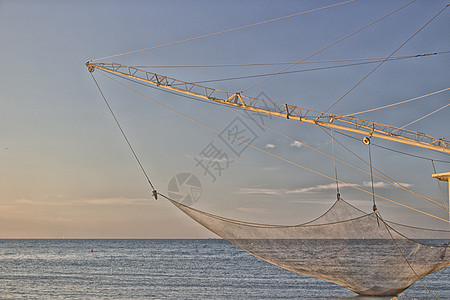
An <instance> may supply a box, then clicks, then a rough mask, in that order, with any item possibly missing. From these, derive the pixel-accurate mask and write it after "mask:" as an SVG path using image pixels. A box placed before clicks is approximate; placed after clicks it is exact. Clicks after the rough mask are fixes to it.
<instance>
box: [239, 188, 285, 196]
mask: <svg viewBox="0 0 450 300" xmlns="http://www.w3.org/2000/svg"><path fill="white" fill-rule="evenodd" d="M236 194H241V195H249V194H263V195H278V194H279V190H276V189H262V188H239V189H238V190H237V191H236Z"/></svg>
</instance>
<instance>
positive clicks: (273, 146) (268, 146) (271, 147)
mask: <svg viewBox="0 0 450 300" xmlns="http://www.w3.org/2000/svg"><path fill="white" fill-rule="evenodd" d="M266 148H270V149H273V148H275V145H274V144H266Z"/></svg>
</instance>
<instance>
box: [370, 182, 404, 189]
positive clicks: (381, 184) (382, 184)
mask: <svg viewBox="0 0 450 300" xmlns="http://www.w3.org/2000/svg"><path fill="white" fill-rule="evenodd" d="M395 185H396V186H402V187H411V186H412V184H409V183H398V184H395ZM362 186H368V187H371V186H372V183H371V182H370V181H364V182H363V184H362ZM393 186H394V184H391V183H388V182H384V181H379V182H374V183H373V187H374V188H392V187H393Z"/></svg>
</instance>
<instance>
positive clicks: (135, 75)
mask: <svg viewBox="0 0 450 300" xmlns="http://www.w3.org/2000/svg"><path fill="white" fill-rule="evenodd" d="M86 66H87V67H88V69H89V71H90V72H93V71H94V70H95V69H98V70H103V71H106V72H110V73H114V74H118V75H121V76H124V77H128V78H132V79H135V80H139V81H144V82H146V83H150V84H154V85H156V86H158V87H161V88H166V89H169V90H173V91H176V92H179V93H182V94H187V95H191V96H195V97H198V98H201V99H205V100H209V101H213V102H217V103H221V104H224V105H229V106H234V107H238V108H243V109H246V110H250V111H255V112H259V113H263V114H269V115H273V116H278V117H284V118H287V119H290V120H296V121H301V122H306V123H311V124H315V125H317V126H323V127H327V128H332V129H335V130H342V131H347V132H353V133H357V134H361V135H364V137H365V138H364V142H365V143H369V142H370V141H369V140H368V139H367V137H369V138H371V137H376V138H381V139H385V140H389V141H394V142H398V143H403V144H408V145H413V146H417V147H422V148H426V149H431V150H436V151H439V152H444V153H450V142H448V141H445V140H444V139H439V138H434V137H432V136H429V135H427V134H425V133H421V132H416V131H412V130H407V129H402V128H397V127H394V126H389V125H384V124H380V123H375V122H371V121H366V120H363V119H358V118H354V117H351V116H339V115H335V114H330V113H324V112H320V111H314V110H311V109H305V108H301V107H298V106H294V105H288V104H281V103H276V102H272V101H267V100H263V99H257V98H251V97H247V96H244V95H241V94H240V93H231V92H225V91H221V90H217V89H213V88H208V87H204V86H201V85H198V84H194V83H189V82H185V81H181V80H178V79H174V78H170V77H167V76H164V75H159V74H156V73H152V72H148V71H144V70H141V69H138V68H135V67H129V66H125V65H121V64H117V63H111V62H99V63H93V62H90V61H88V62H87V63H86ZM314 116H316V117H314Z"/></svg>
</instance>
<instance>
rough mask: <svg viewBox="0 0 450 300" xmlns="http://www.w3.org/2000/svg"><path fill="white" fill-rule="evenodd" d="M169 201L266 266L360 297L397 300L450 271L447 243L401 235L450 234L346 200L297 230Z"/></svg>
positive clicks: (440, 235)
mask: <svg viewBox="0 0 450 300" xmlns="http://www.w3.org/2000/svg"><path fill="white" fill-rule="evenodd" d="M169 200H170V201H171V202H172V203H173V204H174V205H176V206H177V207H178V208H179V209H181V210H182V211H183V212H185V213H186V214H187V215H189V216H190V217H191V218H192V219H194V220H195V221H197V222H199V223H200V224H201V225H203V226H205V227H206V228H208V229H209V230H211V231H212V232H214V233H216V234H217V235H219V236H220V237H222V238H224V239H226V240H228V241H229V242H231V243H233V244H234V245H236V246H238V247H240V248H242V249H244V250H246V251H248V252H249V253H251V254H253V255H255V256H257V257H259V258H261V259H263V260H265V261H267V262H270V263H272V264H274V265H276V266H279V267H282V268H284V269H287V270H290V271H293V272H296V273H300V274H304V275H307V276H311V277H315V278H319V279H323V280H327V281H330V282H334V283H336V284H339V285H342V286H345V287H347V288H349V289H350V290H352V291H354V292H356V293H358V294H361V295H396V294H398V293H400V292H402V291H403V290H405V289H406V288H408V287H409V286H410V285H412V284H413V283H414V282H416V281H417V280H418V279H419V278H421V277H423V276H426V275H428V274H430V273H433V272H435V271H438V270H440V269H442V268H445V267H447V266H448V265H450V251H447V248H448V243H447V244H444V245H428V244H424V243H421V242H420V241H417V240H412V239H409V238H407V237H406V236H404V235H403V234H401V233H400V232H399V231H398V230H400V229H405V230H408V232H409V233H413V232H415V236H427V237H428V238H429V239H430V238H431V237H434V238H437V237H440V238H441V239H442V238H444V239H448V238H449V237H450V236H449V232H448V231H433V230H425V229H420V228H414V227H408V226H402V225H399V224H395V223H389V222H385V221H384V220H383V219H381V217H380V216H379V215H378V213H370V214H367V213H364V212H363V211H361V210H359V209H357V208H355V207H353V206H352V205H350V204H349V203H347V202H346V201H344V200H342V199H340V200H338V201H336V202H335V204H334V205H333V206H332V208H331V209H329V210H328V211H327V212H326V213H325V214H324V215H322V216H321V217H319V218H317V219H315V220H314V221H312V222H309V223H305V224H302V225H296V226H278V225H266V224H255V223H248V222H240V221H236V220H232V219H227V218H223V217H219V216H216V215H213V214H209V213H206V212H202V211H200V210H197V209H194V208H192V207H189V206H186V205H183V204H180V203H178V202H176V201H173V200H171V199H169ZM393 227H395V229H394V228H393ZM424 234H425V235H424ZM447 241H448V240H447Z"/></svg>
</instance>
